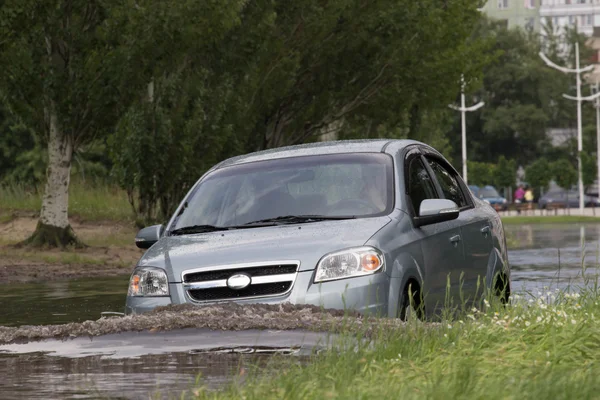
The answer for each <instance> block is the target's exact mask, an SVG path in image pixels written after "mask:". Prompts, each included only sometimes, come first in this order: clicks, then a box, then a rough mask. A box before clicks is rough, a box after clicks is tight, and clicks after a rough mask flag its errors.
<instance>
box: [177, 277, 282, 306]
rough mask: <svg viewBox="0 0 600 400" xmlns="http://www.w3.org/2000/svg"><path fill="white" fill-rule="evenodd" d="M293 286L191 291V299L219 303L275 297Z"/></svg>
mask: <svg viewBox="0 0 600 400" xmlns="http://www.w3.org/2000/svg"><path fill="white" fill-rule="evenodd" d="M291 286H292V282H277V283H261V284H258V285H250V286H248V287H247V288H245V289H241V290H234V289H229V288H228V287H224V288H223V287H221V288H212V289H203V290H201V289H197V290H190V291H188V293H189V294H190V297H191V298H192V299H194V300H196V301H217V300H228V299H232V300H235V299H239V298H249V297H263V296H274V295H278V294H281V293H285V292H287V291H288V290H289V288H290V287H291Z"/></svg>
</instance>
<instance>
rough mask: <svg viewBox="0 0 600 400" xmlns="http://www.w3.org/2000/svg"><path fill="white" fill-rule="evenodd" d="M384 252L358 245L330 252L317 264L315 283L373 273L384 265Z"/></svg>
mask: <svg viewBox="0 0 600 400" xmlns="http://www.w3.org/2000/svg"><path fill="white" fill-rule="evenodd" d="M384 263H385V261H384V258H383V253H381V251H379V250H377V249H376V248H374V247H358V248H355V249H347V250H342V251H338V252H335V253H330V254H327V255H325V256H324V257H323V258H321V261H319V263H318V264H317V273H316V275H315V283H318V282H325V281H333V280H336V279H343V278H352V277H356V276H363V275H371V274H374V273H376V272H379V271H381V270H382V269H383V266H384Z"/></svg>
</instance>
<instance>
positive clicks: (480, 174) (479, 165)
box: [467, 161, 496, 186]
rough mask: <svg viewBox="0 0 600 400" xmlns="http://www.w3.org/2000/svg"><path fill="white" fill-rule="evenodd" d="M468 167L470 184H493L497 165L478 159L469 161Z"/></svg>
mask: <svg viewBox="0 0 600 400" xmlns="http://www.w3.org/2000/svg"><path fill="white" fill-rule="evenodd" d="M467 169H468V178H469V184H472V185H477V186H485V185H492V184H493V182H494V175H495V171H496V166H495V165H493V164H489V163H483V162H478V161H468V162H467Z"/></svg>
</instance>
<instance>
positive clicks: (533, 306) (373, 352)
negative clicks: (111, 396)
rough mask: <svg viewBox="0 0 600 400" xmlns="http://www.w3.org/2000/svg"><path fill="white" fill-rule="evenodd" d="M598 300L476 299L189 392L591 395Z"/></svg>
mask: <svg viewBox="0 0 600 400" xmlns="http://www.w3.org/2000/svg"><path fill="white" fill-rule="evenodd" d="M557 295H558V294H554V293H549V294H547V296H546V295H545V297H547V298H549V299H550V300H552V298H553V297H555V296H557ZM599 300H600V299H599V296H598V294H597V293H592V292H588V293H586V294H583V295H582V296H581V297H579V296H578V295H574V296H569V295H566V296H561V298H560V299H558V300H557V301H556V304H555V305H550V303H551V302H545V301H541V300H540V301H534V302H532V303H529V302H520V303H519V305H513V306H510V307H509V308H507V309H503V308H500V307H497V308H496V307H494V306H489V307H486V306H484V307H483V308H484V310H481V311H479V310H472V312H470V313H468V314H466V315H465V316H464V317H462V319H460V320H454V321H452V322H449V323H448V322H446V323H443V324H442V325H439V326H431V325H430V324H423V323H420V322H416V321H412V322H410V323H409V324H408V325H407V326H406V327H405V328H400V329H394V330H389V329H388V330H386V331H382V332H380V333H379V336H378V338H377V339H376V340H375V341H373V342H372V346H369V345H360V346H359V348H358V349H355V348H354V345H352V346H351V347H352V348H351V349H349V350H347V351H337V352H336V351H330V352H327V353H325V354H323V355H319V356H315V359H314V361H313V362H311V363H309V364H308V365H303V366H298V365H290V366H289V367H288V368H286V369H284V370H283V371H282V370H279V371H278V372H275V376H268V377H264V375H263V378H259V379H250V381H249V382H248V383H247V384H246V385H243V386H240V385H232V386H230V387H229V388H228V389H227V390H225V391H223V392H219V393H214V392H212V393H211V392H210V391H207V390H205V388H203V387H199V388H196V389H194V390H193V391H192V394H191V395H190V396H188V398H197V399H208V398H211V399H230V398H231V399H233V398H235V399H239V398H243V399H266V398H270V399H281V398H286V399H334V398H345V399H346V398H347V399H359V398H362V399H379V398H381V399H392V398H403V399H483V398H485V399H538V398H539V399H543V398H553V399H572V398H597V397H598V394H599V393H600V379H598V373H599V372H600V365H599V364H598V362H597V360H599V359H600V336H599V335H598V331H599V330H600V320H599V319H598V318H599V317H600V307H599V305H598V304H599V303H598V301H599ZM350 339H351V338H350ZM350 339H346V340H350ZM348 343H354V341H349V342H348ZM290 364H291V363H290Z"/></svg>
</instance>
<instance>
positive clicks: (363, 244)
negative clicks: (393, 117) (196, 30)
mask: <svg viewBox="0 0 600 400" xmlns="http://www.w3.org/2000/svg"><path fill="white" fill-rule="evenodd" d="M136 244H137V246H138V247H140V248H145V249H148V250H147V251H146V253H145V254H144V255H143V256H142V257H141V259H140V260H139V262H138V264H137V266H136V267H135V269H134V270H133V273H132V275H131V279H130V283H129V290H128V296H127V301H126V313H128V314H132V313H143V312H145V311H149V310H152V309H154V308H155V307H158V306H165V305H170V304H184V303H189V304H195V305H198V306H202V305H206V304H214V303H217V302H227V301H235V302H239V303H284V302H289V303H293V304H312V305H317V306H322V307H324V308H335V309H352V310H357V311H359V312H361V313H365V314H366V313H368V314H370V315H379V316H390V317H400V318H405V317H406V315H407V312H416V313H417V314H418V315H419V316H420V317H427V316H431V315H434V314H437V313H439V311H440V310H442V309H443V308H444V307H445V306H448V305H449V301H450V302H452V304H453V305H454V306H456V305H458V304H461V303H462V304H464V303H465V302H472V301H474V300H480V299H481V295H482V293H483V292H484V290H485V289H487V291H486V292H487V293H488V294H489V293H492V294H494V295H498V296H500V298H501V300H503V301H506V300H507V299H508V295H509V293H510V269H509V264H508V258H507V250H506V242H505V238H504V230H503V227H502V222H501V221H500V218H499V216H498V214H497V213H496V212H495V211H494V210H493V209H492V207H490V205H489V204H487V203H485V202H483V201H481V200H479V199H477V198H475V197H473V196H472V195H471V192H470V191H469V190H468V188H467V186H466V185H465V183H464V182H463V180H462V179H461V177H460V176H459V175H458V173H457V172H456V170H455V169H454V168H453V167H452V166H451V165H450V163H449V162H448V161H446V159H445V158H444V157H443V156H442V155H441V154H440V153H439V152H437V151H436V150H435V149H433V148H432V147H430V146H428V145H426V144H423V143H420V142H417V141H412V140H361V141H338V142H321V143H314V144H308V145H300V146H292V147H285V148H280V149H273V150H267V151H261V152H257V153H252V154H248V155H243V156H239V157H234V158H231V159H228V160H225V161H223V162H221V163H219V164H218V165H216V166H214V167H213V168H212V169H210V170H209V171H208V172H207V173H206V174H204V175H203V176H202V177H201V178H200V179H199V180H198V182H197V183H196V184H195V185H194V186H193V187H192V188H191V190H190V191H189V193H188V194H187V195H186V196H185V198H184V199H183V201H182V202H181V204H180V205H179V207H178V208H177V210H176V211H175V213H174V214H173V217H172V218H171V220H170V221H169V222H168V223H167V224H166V226H163V225H157V226H151V227H147V228H144V229H142V230H141V231H140V232H139V233H138V235H137V236H136Z"/></svg>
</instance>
